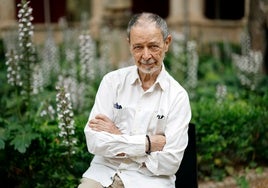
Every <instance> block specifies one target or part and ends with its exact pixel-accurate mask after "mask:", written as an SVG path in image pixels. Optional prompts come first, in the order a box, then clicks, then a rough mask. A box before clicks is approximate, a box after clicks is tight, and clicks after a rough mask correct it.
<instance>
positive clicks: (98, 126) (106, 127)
mask: <svg viewBox="0 0 268 188" xmlns="http://www.w3.org/2000/svg"><path fill="white" fill-rule="evenodd" d="M89 127H90V128H91V129H92V130H94V131H98V132H100V131H104V132H107V133H111V134H122V133H121V131H120V130H119V129H118V128H117V127H116V125H115V124H114V122H112V120H110V119H109V118H108V117H107V116H105V115H103V114H98V115H96V117H95V118H94V119H91V120H90V121H89Z"/></svg>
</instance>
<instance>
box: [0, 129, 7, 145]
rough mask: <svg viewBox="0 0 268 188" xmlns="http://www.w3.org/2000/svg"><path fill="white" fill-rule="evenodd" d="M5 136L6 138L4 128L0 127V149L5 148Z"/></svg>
mask: <svg viewBox="0 0 268 188" xmlns="http://www.w3.org/2000/svg"><path fill="white" fill-rule="evenodd" d="M6 138H7V134H6V130H5V129H4V128H0V149H4V148H5V140H6Z"/></svg>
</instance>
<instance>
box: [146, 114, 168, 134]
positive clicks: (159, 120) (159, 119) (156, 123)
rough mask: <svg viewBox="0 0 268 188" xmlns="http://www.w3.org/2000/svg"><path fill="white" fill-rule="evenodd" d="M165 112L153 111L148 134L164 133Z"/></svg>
mask: <svg viewBox="0 0 268 188" xmlns="http://www.w3.org/2000/svg"><path fill="white" fill-rule="evenodd" d="M166 119H167V117H166V114H165V113H163V112H162V113H161V111H154V112H153V114H152V117H151V121H150V124H149V127H148V134H162V135H164V133H165V127H166V122H167V121H166Z"/></svg>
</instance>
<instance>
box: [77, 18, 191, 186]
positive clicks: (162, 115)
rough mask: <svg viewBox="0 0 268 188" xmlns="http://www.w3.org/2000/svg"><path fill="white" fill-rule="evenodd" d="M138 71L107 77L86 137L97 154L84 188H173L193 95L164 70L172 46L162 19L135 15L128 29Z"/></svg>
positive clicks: (134, 68)
mask: <svg viewBox="0 0 268 188" xmlns="http://www.w3.org/2000/svg"><path fill="white" fill-rule="evenodd" d="M127 34H128V42H129V48H130V51H131V54H132V56H133V57H134V61H135V65H133V66H130V67H125V68H121V69H118V70H115V71H112V72H110V73H108V74H107V75H105V76H104V78H103V80H102V82H101V84H100V86H99V89H98V92H97V95H96V99H95V104H94V106H93V108H92V110H91V113H90V115H89V120H88V123H87V124H86V126H85V129H84V132H85V136H86V142H87V147H88V151H89V152H90V153H92V154H94V158H93V160H92V162H91V165H90V167H89V168H88V170H87V171H86V172H85V173H84V174H83V178H82V179H81V184H80V185H79V188H86V187H88V188H101V187H114V188H115V187H116V188H121V187H125V188H137V187H138V188H174V187H175V179H176V177H175V173H176V171H177V170H178V168H179V166H180V163H181V160H182V157H183V154H184V150H185V148H186V146H187V143H188V136H187V130H188V124H189V122H190V119H191V108H190V103H189V98H188V94H187V92H186V91H185V89H183V87H182V86H181V85H180V84H179V83H178V82H177V81H176V80H174V79H173V78H172V77H171V76H170V75H169V74H168V72H167V71H166V70H165V67H164V64H163V60H164V57H165V53H166V52H167V51H168V48H169V45H170V43H171V35H170V34H169V32H168V28H167V24H166V22H165V21H164V20H163V19H162V18H161V17H159V16H158V15H155V14H152V13H141V14H137V15H134V16H133V17H132V19H131V20H130V22H129V24H128V28H127Z"/></svg>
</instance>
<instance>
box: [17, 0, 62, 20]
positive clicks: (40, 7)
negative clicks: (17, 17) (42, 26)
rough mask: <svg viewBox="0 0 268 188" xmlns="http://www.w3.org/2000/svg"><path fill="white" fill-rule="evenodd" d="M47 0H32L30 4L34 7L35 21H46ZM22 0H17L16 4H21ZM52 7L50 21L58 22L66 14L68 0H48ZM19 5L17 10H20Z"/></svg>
mask: <svg viewBox="0 0 268 188" xmlns="http://www.w3.org/2000/svg"><path fill="white" fill-rule="evenodd" d="M45 1H47V0H38V1H36V0H34V1H30V6H31V7H32V8H33V17H34V20H33V23H44V22H45V9H44V7H45V3H44V2H45ZM20 2H21V0H16V4H19V3H20ZM48 2H49V3H48V5H49V9H50V22H54V23H55V22H58V21H59V18H61V17H63V16H66V0H48ZM18 10H19V9H18V7H17V12H18Z"/></svg>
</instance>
